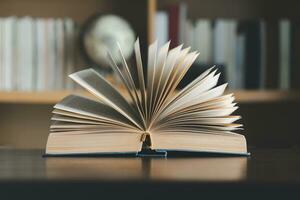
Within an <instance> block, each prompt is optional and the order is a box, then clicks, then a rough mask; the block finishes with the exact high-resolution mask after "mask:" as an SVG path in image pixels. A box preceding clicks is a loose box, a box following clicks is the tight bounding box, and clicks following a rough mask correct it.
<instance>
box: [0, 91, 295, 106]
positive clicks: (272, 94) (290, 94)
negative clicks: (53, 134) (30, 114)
mask: <svg viewBox="0 0 300 200" xmlns="http://www.w3.org/2000/svg"><path fill="white" fill-rule="evenodd" d="M72 93H73V94H79V95H84V96H91V94H89V93H88V92H85V91H47V92H17V91H15V92H0V103H12V104H55V103H57V102H58V101H60V100H61V99H62V98H64V97H65V96H67V95H69V94H72ZM226 93H234V95H235V97H236V101H237V102H240V103H255V102H280V101H300V91H279V90H266V91H263V90H233V91H226Z"/></svg>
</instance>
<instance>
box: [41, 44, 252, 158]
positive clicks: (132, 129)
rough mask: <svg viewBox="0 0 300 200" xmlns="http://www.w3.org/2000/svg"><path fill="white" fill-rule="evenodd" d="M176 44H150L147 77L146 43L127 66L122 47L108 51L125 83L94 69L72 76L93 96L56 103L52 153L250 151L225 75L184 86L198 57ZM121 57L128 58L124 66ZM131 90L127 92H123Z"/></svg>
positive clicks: (210, 74) (208, 75)
mask: <svg viewBox="0 0 300 200" xmlns="http://www.w3.org/2000/svg"><path fill="white" fill-rule="evenodd" d="M169 45H170V42H168V43H167V44H164V45H163V46H162V47H160V48H159V47H158V45H157V42H155V43H153V44H151V45H150V46H149V49H148V62H147V73H146V76H145V75H144V72H143V64H142V58H141V52H140V45H139V40H137V41H136V42H135V45H134V51H135V62H136V65H135V66H128V64H127V62H126V61H125V59H124V56H123V54H122V50H121V48H120V47H119V51H118V55H111V54H110V53H108V54H107V57H108V60H109V62H110V65H111V67H112V69H113V70H114V72H115V73H116V74H117V75H118V76H119V77H120V79H121V81H122V84H123V86H124V87H123V90H122V89H120V88H122V87H120V86H118V87H116V86H114V85H112V84H111V83H110V82H109V81H107V80H106V79H105V78H104V77H103V76H102V75H100V74H98V73H97V72H96V71H94V70H93V69H85V70H82V71H79V72H76V73H73V74H71V75H70V78H71V79H73V80H74V81H75V82H76V83H78V84H79V85H81V86H82V87H83V88H84V89H86V90H87V91H89V92H90V93H91V94H93V95H94V96H95V98H94V99H92V98H87V97H83V96H78V95H70V96H67V97H65V98H64V99H63V100H62V101H60V102H59V103H57V104H56V105H55V106H54V110H53V116H52V118H51V120H52V124H51V126H50V134H49V137H48V141H47V147H46V154H47V155H74V154H75V155H78V154H79V155H82V154H115V153H135V154H137V155H138V154H139V153H140V152H151V151H152V152H168V151H181V152H206V153H207V152H208V153H223V154H239V155H247V154H248V153H247V145H246V140H245V137H244V136H243V135H240V134H237V133H234V131H236V130H239V129H242V125H241V124H238V123H235V121H237V120H239V119H240V116H236V115H231V114H232V113H233V112H234V111H235V110H236V109H237V108H238V107H237V106H236V103H234V96H233V94H226V95H224V94H223V93H224V90H225V88H226V86H227V84H222V85H218V79H219V76H220V73H218V72H217V69H215V68H214V67H212V68H209V69H208V70H206V71H205V72H203V73H202V74H201V75H200V76H198V77H197V78H196V79H194V80H193V81H192V82H190V83H189V84H188V85H186V86H185V87H184V88H182V89H181V90H177V86H178V84H179V83H180V81H181V80H182V78H183V77H184V75H185V74H186V72H187V71H188V69H189V67H190V66H191V65H192V63H193V62H194V61H195V59H196V58H197V56H198V54H199V53H197V52H190V48H184V49H183V48H182V45H180V46H177V47H175V48H173V49H171V50H169ZM114 56H119V57H120V58H122V59H121V60H122V62H121V64H120V66H119V65H117V64H116V62H115V58H114ZM124 88H125V89H124Z"/></svg>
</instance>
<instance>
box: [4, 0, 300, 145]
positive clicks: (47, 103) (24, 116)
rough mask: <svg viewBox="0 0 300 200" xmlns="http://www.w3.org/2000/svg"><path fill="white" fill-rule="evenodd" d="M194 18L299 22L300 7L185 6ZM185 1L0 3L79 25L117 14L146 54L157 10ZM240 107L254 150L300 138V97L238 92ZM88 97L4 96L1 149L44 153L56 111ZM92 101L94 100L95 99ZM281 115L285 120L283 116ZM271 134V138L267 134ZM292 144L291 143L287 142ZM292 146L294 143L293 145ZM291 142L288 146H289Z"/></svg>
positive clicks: (235, 0) (206, 2)
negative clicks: (56, 106) (66, 102)
mask: <svg viewBox="0 0 300 200" xmlns="http://www.w3.org/2000/svg"><path fill="white" fill-rule="evenodd" d="M185 1H186V2H187V4H188V6H189V9H190V13H189V15H190V16H189V17H191V18H194V19H196V18H199V17H205V18H210V19H214V18H218V17H222V18H223V17H224V18H239V19H248V18H254V19H258V18H259V19H260V18H265V19H268V20H271V21H272V20H278V19H279V18H284V17H288V18H290V19H295V20H298V19H299V18H300V14H299V13H300V12H298V8H299V2H298V1H296V0H286V1H278V2H277V1H276V2H274V1H271V0H267V1H259V0H253V1H249V0H232V1H229V2H228V1H225V0H185ZM178 2H180V0H102V1H95V0H86V1H80V0H11V1H0V16H1V17H7V16H32V17H53V18H59V17H60V18H62V17H70V18H72V19H74V20H75V21H76V22H78V23H79V24H82V23H83V22H84V21H85V20H86V19H87V18H89V17H90V16H91V15H93V14H95V13H113V14H117V15H120V16H122V17H124V18H125V19H127V20H128V21H129V22H130V23H131V25H132V27H133V29H134V31H135V33H136V36H139V38H140V41H141V45H142V50H145V48H146V46H147V44H148V43H150V42H152V41H153V40H154V38H153V31H154V30H153V29H154V26H153V25H154V17H155V12H156V10H157V9H164V7H165V6H166V5H168V4H172V3H178ZM226 92H227V93H234V94H235V97H236V101H237V102H238V103H241V104H242V105H241V106H240V109H239V111H238V112H239V114H241V115H242V117H243V122H242V123H244V124H245V134H246V136H247V141H249V142H250V144H255V145H256V144H258V145H262V146H264V145H265V144H269V141H270V140H273V141H277V142H278V144H280V142H281V141H282V135H284V134H283V133H285V131H286V129H287V127H288V131H289V133H291V134H289V135H285V138H293V137H294V136H293V135H292V133H297V132H298V127H297V123H298V122H297V117H294V116H297V115H298V113H297V110H299V109H300V91H280V90H276V89H272V90H271V89H270V90H269V89H268V90H233V91H226ZM71 93H76V94H80V95H90V94H89V93H87V92H85V91H44V92H20V91H12V92H3V91H0V112H1V115H0V132H1V134H0V146H1V145H8V146H13V147H18V148H44V147H45V143H46V139H47V136H48V129H49V124H50V117H51V111H52V106H53V105H54V104H55V103H57V102H58V101H60V100H61V99H62V98H64V97H65V96H67V95H69V94H71ZM90 96H91V95H90ZM279 113H280V114H279ZM270 133H272V137H271V138H270V136H269V135H268V134H270ZM286 140H287V139H286ZM290 140H291V139H290ZM288 142H289V141H287V143H288Z"/></svg>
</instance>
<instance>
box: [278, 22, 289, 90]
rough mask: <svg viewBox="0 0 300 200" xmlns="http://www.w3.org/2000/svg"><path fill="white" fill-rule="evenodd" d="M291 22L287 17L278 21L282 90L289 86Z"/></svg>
mask: <svg viewBox="0 0 300 200" xmlns="http://www.w3.org/2000/svg"><path fill="white" fill-rule="evenodd" d="M290 55H291V23H290V21H289V20H287V19H283V20H281V21H280V22H279V65H280V66H279V69H280V73H279V74H280V80H279V87H280V89H282V90H287V89H289V88H290V70H291V56H290Z"/></svg>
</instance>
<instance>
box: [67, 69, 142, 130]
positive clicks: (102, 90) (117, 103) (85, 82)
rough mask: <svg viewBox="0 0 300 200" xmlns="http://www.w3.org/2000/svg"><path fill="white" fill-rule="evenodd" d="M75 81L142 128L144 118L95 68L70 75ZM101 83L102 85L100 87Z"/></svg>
mask: <svg viewBox="0 0 300 200" xmlns="http://www.w3.org/2000/svg"><path fill="white" fill-rule="evenodd" d="M69 76H70V77H71V78H72V79H73V80H74V81H75V82H77V83H78V84H79V85H81V86H82V87H84V88H85V89H87V90H88V91H89V92H91V93H92V94H94V95H95V96H96V97H98V98H99V99H100V101H102V102H104V103H105V104H107V105H109V106H110V107H112V108H113V109H115V110H116V111H118V112H119V113H121V114H122V115H123V116H125V117H126V118H127V119H129V120H130V121H131V122H132V123H134V124H135V125H136V126H137V127H138V128H140V129H143V128H142V119H140V118H139V117H138V114H137V113H136V112H135V110H134V109H133V108H132V107H131V105H130V104H129V102H127V100H126V99H125V98H124V97H123V96H122V95H121V94H120V93H119V92H118V91H117V90H116V89H115V88H114V87H113V86H112V85H111V84H110V83H109V82H107V81H106V80H105V79H104V78H103V77H102V76H101V75H100V74H98V73H97V72H96V71H95V70H93V69H86V70H82V71H79V72H76V73H74V74H71V75H69ZM100 85H101V87H99V86H100Z"/></svg>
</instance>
